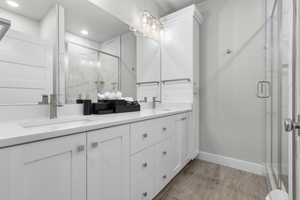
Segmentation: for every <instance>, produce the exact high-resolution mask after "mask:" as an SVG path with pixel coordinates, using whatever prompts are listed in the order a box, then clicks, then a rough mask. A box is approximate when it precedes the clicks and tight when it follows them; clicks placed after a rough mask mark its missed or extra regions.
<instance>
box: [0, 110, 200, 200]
mask: <svg viewBox="0 0 300 200" xmlns="http://www.w3.org/2000/svg"><path fill="white" fill-rule="evenodd" d="M191 116H192V115H191V112H186V113H182V114H173V115H170V116H165V117H160V118H155V119H148V120H144V121H139V122H132V123H129V124H126V125H119V124H116V125H115V126H112V127H110V128H102V129H99V130H93V131H87V132H84V133H78V134H74V135H68V136H64V137H58V138H52V139H51V138H50V139H46V140H43V141H37V142H32V143H28V144H21V145H17V146H12V147H8V148H2V149H0V161H1V165H0V194H1V196H0V199H1V200H2V199H5V200H41V199H43V200H53V199H55V200H121V199H122V200H151V199H153V198H154V197H155V196H156V195H157V194H158V193H159V192H160V191H161V190H162V189H163V188H164V187H165V186H166V185H167V184H168V183H169V182H170V181H171V180H172V179H173V178H174V176H176V175H177V174H178V173H179V171H180V170H181V169H182V168H183V167H184V166H185V165H186V164H187V163H188V162H189V161H190V160H191V159H193V157H191V156H189V155H190V154H191V153H193V151H194V146H193V144H194V143H193V141H194V140H195V139H194V138H193V134H192V132H191V128H190V126H191V124H190V121H191Z"/></svg>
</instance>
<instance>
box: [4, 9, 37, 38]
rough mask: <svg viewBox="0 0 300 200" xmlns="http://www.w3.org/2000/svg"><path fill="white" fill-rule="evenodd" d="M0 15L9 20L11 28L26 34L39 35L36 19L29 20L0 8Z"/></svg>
mask: <svg viewBox="0 0 300 200" xmlns="http://www.w3.org/2000/svg"><path fill="white" fill-rule="evenodd" d="M0 17H2V18H5V19H8V20H10V21H11V23H12V25H11V29H13V30H15V31H19V32H22V33H26V34H27V35H31V36H35V37H39V35H40V24H39V22H38V21H34V20H31V19H29V18H26V17H23V16H21V15H18V14H15V13H12V12H9V11H6V10H4V9H2V8H0Z"/></svg>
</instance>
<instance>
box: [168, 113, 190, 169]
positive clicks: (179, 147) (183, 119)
mask: <svg viewBox="0 0 300 200" xmlns="http://www.w3.org/2000/svg"><path fill="white" fill-rule="evenodd" d="M188 126H189V124H188V115H187V114H181V115H177V116H176V132H175V134H176V136H175V137H174V139H173V145H172V148H173V149H174V150H173V151H174V152H176V163H177V166H176V168H174V170H173V173H175V175H176V174H177V173H178V172H179V171H180V170H181V169H182V168H183V167H184V166H185V165H186V164H187V163H188V162H189V161H190V159H189V153H188V152H189V149H188V148H189V147H188V146H189V144H188V142H189V137H190V134H189V127H188Z"/></svg>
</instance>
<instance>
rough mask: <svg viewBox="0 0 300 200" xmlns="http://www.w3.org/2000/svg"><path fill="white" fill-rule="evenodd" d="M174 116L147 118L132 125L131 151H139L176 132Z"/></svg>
mask: <svg viewBox="0 0 300 200" xmlns="http://www.w3.org/2000/svg"><path fill="white" fill-rule="evenodd" d="M174 130H175V118H174V117H173V116H170V117H165V118H159V119H153V120H147V121H143V122H138V123H134V124H132V125H131V153H132V154H134V153H136V152H139V151H141V150H143V149H145V148H147V147H149V146H151V145H154V144H157V143H159V142H161V141H162V140H164V139H166V138H168V137H170V136H171V135H173V134H174Z"/></svg>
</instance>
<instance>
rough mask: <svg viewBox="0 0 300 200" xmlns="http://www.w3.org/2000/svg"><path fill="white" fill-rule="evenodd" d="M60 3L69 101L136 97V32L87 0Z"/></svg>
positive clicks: (68, 102)
mask: <svg viewBox="0 0 300 200" xmlns="http://www.w3.org/2000/svg"><path fill="white" fill-rule="evenodd" d="M60 5H61V6H62V7H63V8H64V13H65V60H66V62H65V97H66V98H65V100H66V103H67V104H74V103H76V102H78V100H81V99H91V100H92V101H93V102H96V101H97V100H98V99H99V98H106V97H107V96H109V95H115V94H116V93H118V97H119V95H120V94H119V93H120V92H121V93H122V96H123V97H131V98H133V99H136V60H137V59H136V36H135V33H133V32H131V31H129V26H128V25H127V24H125V23H123V22H121V21H120V20H118V19H116V18H115V17H113V16H112V15H110V14H108V13H107V12H105V11H103V10H101V9H100V8H99V7H96V6H95V5H93V4H91V3H89V2H88V1H85V0H78V1H76V2H74V1H71V0H64V1H61V2H60ZM79 13H80V14H79ZM108 93H113V94H108Z"/></svg>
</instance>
